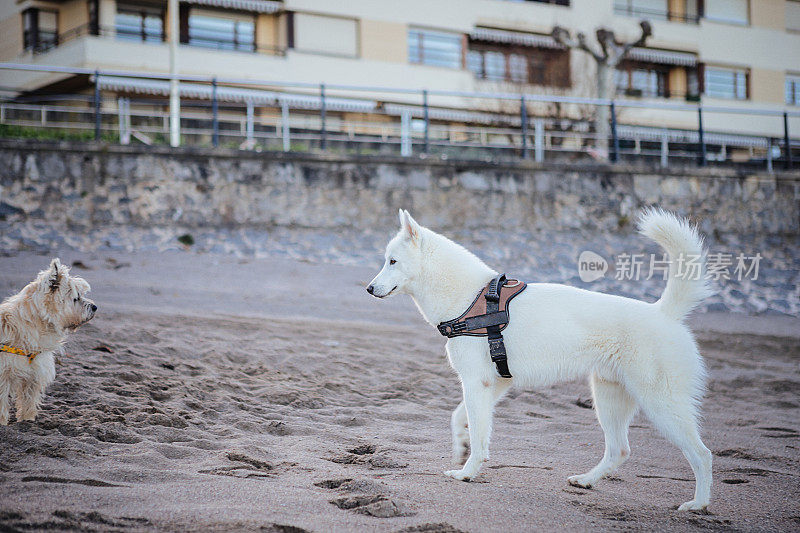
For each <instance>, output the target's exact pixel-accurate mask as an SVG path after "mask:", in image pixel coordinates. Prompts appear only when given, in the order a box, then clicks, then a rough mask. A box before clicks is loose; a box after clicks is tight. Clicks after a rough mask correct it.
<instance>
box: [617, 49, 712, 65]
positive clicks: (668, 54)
mask: <svg viewBox="0 0 800 533" xmlns="http://www.w3.org/2000/svg"><path fill="white" fill-rule="evenodd" d="M627 58H628V59H635V60H636V61H649V62H651V63H661V64H663V65H679V66H683V67H693V66H695V65H697V55H696V54H692V53H690V52H673V51H670V50H655V49H653V48H640V47H635V48H631V50H630V52H628V56H627Z"/></svg>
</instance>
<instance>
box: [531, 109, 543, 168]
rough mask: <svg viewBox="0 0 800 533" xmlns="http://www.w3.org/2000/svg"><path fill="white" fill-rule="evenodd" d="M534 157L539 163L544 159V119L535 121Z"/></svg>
mask: <svg viewBox="0 0 800 533" xmlns="http://www.w3.org/2000/svg"><path fill="white" fill-rule="evenodd" d="M533 158H534V160H535V161H536V162H537V163H541V162H543V161H544V120H543V119H541V118H537V119H536V120H534V121H533Z"/></svg>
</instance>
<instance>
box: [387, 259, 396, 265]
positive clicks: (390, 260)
mask: <svg viewBox="0 0 800 533" xmlns="http://www.w3.org/2000/svg"><path fill="white" fill-rule="evenodd" d="M395 263H397V260H396V259H389V264H390V265H393V264H395Z"/></svg>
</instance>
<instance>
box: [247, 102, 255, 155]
mask: <svg viewBox="0 0 800 533" xmlns="http://www.w3.org/2000/svg"><path fill="white" fill-rule="evenodd" d="M253 115H254V113H253V102H250V101H248V102H247V126H246V127H245V130H246V139H247V142H248V143H250V144H252V143H253V140H254V139H253V137H254V136H255V129H256V128H255V121H254V117H253Z"/></svg>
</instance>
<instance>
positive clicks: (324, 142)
mask: <svg viewBox="0 0 800 533" xmlns="http://www.w3.org/2000/svg"><path fill="white" fill-rule="evenodd" d="M319 98H320V108H319V118H320V122H321V126H320V146H321V147H322V149H323V150H325V149H326V148H327V147H328V134H327V129H326V127H325V111H326V110H325V84H324V83H321V84H320V85H319Z"/></svg>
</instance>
